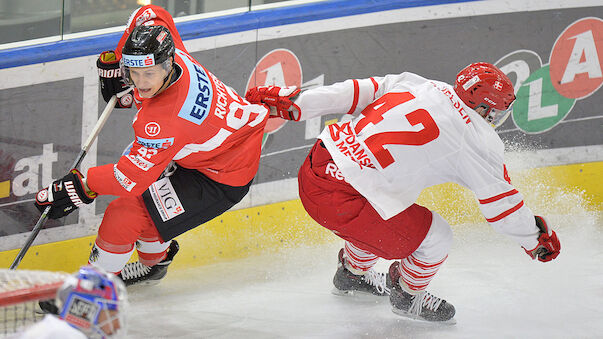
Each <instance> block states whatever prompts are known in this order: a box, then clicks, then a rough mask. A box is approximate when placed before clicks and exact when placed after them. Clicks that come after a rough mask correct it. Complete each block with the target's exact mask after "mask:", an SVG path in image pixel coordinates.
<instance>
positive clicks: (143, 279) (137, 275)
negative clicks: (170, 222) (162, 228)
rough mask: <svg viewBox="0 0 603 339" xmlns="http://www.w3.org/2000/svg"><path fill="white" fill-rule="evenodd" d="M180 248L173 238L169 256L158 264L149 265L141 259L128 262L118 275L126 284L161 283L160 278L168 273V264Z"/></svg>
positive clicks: (168, 252)
mask: <svg viewBox="0 0 603 339" xmlns="http://www.w3.org/2000/svg"><path fill="white" fill-rule="evenodd" d="M179 249H180V246H178V242H176V240H172V243H171V244H170V247H169V248H168V251H167V256H166V257H165V259H163V260H162V261H160V262H159V263H157V264H156V265H154V266H147V265H144V264H141V263H140V262H139V261H136V262H132V263H129V264H126V266H124V268H123V269H122V270H121V272H120V273H119V274H118V275H117V276H118V277H120V278H121V280H123V281H124V283H125V284H126V286H131V285H138V284H145V285H154V284H157V283H159V280H161V279H162V278H163V277H165V275H166V274H167V270H168V266H169V265H170V264H171V263H172V259H174V256H175V255H176V253H178V250H179Z"/></svg>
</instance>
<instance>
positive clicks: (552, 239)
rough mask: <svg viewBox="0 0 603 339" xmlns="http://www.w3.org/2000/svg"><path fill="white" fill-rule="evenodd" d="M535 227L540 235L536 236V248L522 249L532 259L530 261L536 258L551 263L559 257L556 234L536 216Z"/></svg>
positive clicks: (559, 249) (542, 219) (558, 244)
mask: <svg viewBox="0 0 603 339" xmlns="http://www.w3.org/2000/svg"><path fill="white" fill-rule="evenodd" d="M535 218H536V226H538V228H539V229H540V235H539V236H538V246H536V247H535V248H534V249H532V250H527V249H525V248H524V250H525V251H526V253H527V254H528V255H529V256H530V257H532V259H536V258H538V260H540V261H542V262H547V261H551V260H553V259H555V258H557V256H558V255H559V252H560V251H561V244H560V243H559V238H557V234H556V233H555V231H553V230H552V229H551V228H550V227H549V226H548V225H547V223H546V221H545V220H544V218H542V217H540V216H536V217H535Z"/></svg>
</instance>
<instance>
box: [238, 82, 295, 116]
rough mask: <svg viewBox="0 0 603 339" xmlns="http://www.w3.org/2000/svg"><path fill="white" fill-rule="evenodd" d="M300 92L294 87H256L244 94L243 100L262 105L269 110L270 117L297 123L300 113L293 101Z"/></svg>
mask: <svg viewBox="0 0 603 339" xmlns="http://www.w3.org/2000/svg"><path fill="white" fill-rule="evenodd" d="M299 92H300V90H299V89H298V88H297V87H295V86H290V87H277V86H258V87H254V88H251V89H249V90H248V91H247V93H246V94H245V99H247V101H249V102H250V103H252V104H264V105H265V106H268V109H270V117H279V118H283V119H285V120H294V121H299V119H300V117H301V111H300V109H299V106H297V105H296V104H295V103H294V102H293V100H294V99H295V97H296V96H297V95H298V94H299Z"/></svg>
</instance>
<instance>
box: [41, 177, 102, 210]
mask: <svg viewBox="0 0 603 339" xmlns="http://www.w3.org/2000/svg"><path fill="white" fill-rule="evenodd" d="M94 198H96V193H94V192H86V189H85V188H84V182H83V175H82V173H80V171H78V170H77V169H72V170H71V171H70V172H69V174H67V175H66V176H64V177H63V178H61V179H59V180H55V181H54V182H53V183H52V184H51V185H50V186H48V187H47V188H44V189H42V190H40V191H39V192H38V194H37V195H36V202H35V205H36V207H37V208H38V210H40V212H43V211H44V210H45V209H46V207H48V206H49V205H50V206H51V208H50V212H49V213H48V217H49V218H50V219H58V218H62V217H64V216H66V215H68V214H69V213H71V212H73V211H75V210H76V209H77V208H78V207H79V206H80V205H82V204H89V203H91V202H92V201H94Z"/></svg>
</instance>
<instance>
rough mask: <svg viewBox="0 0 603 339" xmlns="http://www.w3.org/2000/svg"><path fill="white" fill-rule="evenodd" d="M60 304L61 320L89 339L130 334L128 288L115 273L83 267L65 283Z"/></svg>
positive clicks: (58, 294) (60, 292) (61, 289)
mask: <svg viewBox="0 0 603 339" xmlns="http://www.w3.org/2000/svg"><path fill="white" fill-rule="evenodd" d="M56 301H57V307H58V308H59V312H60V313H59V317H60V318H61V319H63V320H65V322H67V323H68V324H69V325H71V326H72V327H75V328H76V329H78V330H80V331H81V332H83V333H84V334H85V335H87V336H88V337H89V338H115V337H120V336H123V335H125V333H126V322H125V316H126V314H127V308H128V298H127V293H126V287H125V285H124V283H123V282H122V281H121V279H119V278H118V277H117V276H115V275H114V274H112V273H107V272H105V271H103V270H102V269H100V268H97V267H93V266H83V267H82V268H80V270H79V271H78V272H77V273H75V274H74V275H72V276H71V277H69V278H68V279H67V280H65V283H63V286H61V288H60V289H59V290H58V292H57V297H56Z"/></svg>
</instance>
